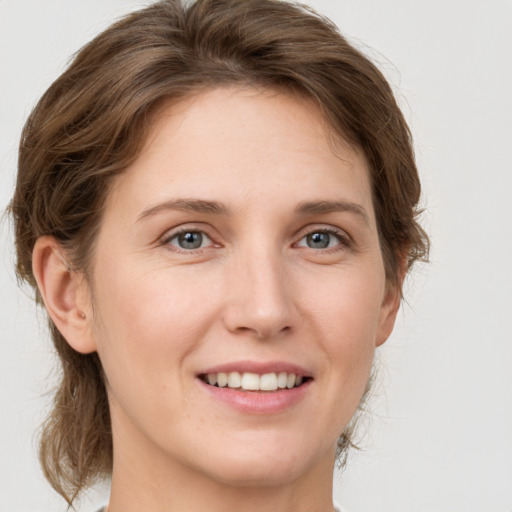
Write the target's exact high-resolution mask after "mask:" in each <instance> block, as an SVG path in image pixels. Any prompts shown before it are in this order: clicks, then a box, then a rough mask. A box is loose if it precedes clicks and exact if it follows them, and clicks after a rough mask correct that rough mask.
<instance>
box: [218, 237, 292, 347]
mask: <svg viewBox="0 0 512 512" xmlns="http://www.w3.org/2000/svg"><path fill="white" fill-rule="evenodd" d="M232 270H233V272H231V273H230V276H229V285H228V286H229V288H230V293H229V296H230V301H229V304H228V307H227V311H226V323H227V326H228V328H229V329H230V330H231V331H238V332H241V331H244V332H252V333H253V334H255V335H256V336H257V337H258V338H260V339H266V338H270V337H272V336H276V335H277V334H279V333H281V332H284V331H287V330H290V329H291V328H292V327H293V324H294V322H295V314H294V311H295V308H294V305H293V300H292V295H291V293H290V283H289V282H288V281H287V279H286V275H287V271H286V264H285V261H284V258H283V257H282V254H281V252H280V251H279V249H278V248H277V247H274V246H272V245H271V244H268V243H267V244H259V245H258V247H254V245H252V246H249V247H247V248H245V250H240V252H239V253H238V254H237V256H236V263H235V265H234V268H232Z"/></svg>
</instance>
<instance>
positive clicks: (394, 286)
mask: <svg viewBox="0 0 512 512" xmlns="http://www.w3.org/2000/svg"><path fill="white" fill-rule="evenodd" d="M406 274H407V261H406V258H405V256H404V257H402V258H401V263H400V271H399V273H398V280H397V282H396V283H391V282H388V283H387V284H386V295H385V297H384V300H383V302H382V306H381V319H380V325H379V332H378V334H377V340H376V346H377V347H379V346H380V345H382V344H383V343H384V342H385V341H386V340H387V339H388V338H389V336H390V335H391V333H392V332H393V327H394V326H395V321H396V316H397V314H398V310H399V309H400V303H401V300H402V286H403V283H404V280H405V276H406Z"/></svg>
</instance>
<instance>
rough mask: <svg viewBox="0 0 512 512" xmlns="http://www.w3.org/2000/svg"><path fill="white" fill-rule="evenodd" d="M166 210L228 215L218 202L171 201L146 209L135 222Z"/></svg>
mask: <svg viewBox="0 0 512 512" xmlns="http://www.w3.org/2000/svg"><path fill="white" fill-rule="evenodd" d="M167 210H181V211H184V212H196V213H211V214H215V215H228V214H229V209H228V208H227V207H226V206H225V205H224V204H222V203H219V202H218V201H206V200H204V199H171V200H169V201H164V202H163V203H159V204H157V205H155V206H150V207H149V208H146V209H145V210H144V211H143V212H142V213H141V214H140V215H139V216H138V217H137V222H139V221H140V220H142V219H145V218H147V217H151V216H153V215H156V214H158V213H160V212H163V211H167Z"/></svg>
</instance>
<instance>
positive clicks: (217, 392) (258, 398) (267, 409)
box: [197, 379, 312, 414]
mask: <svg viewBox="0 0 512 512" xmlns="http://www.w3.org/2000/svg"><path fill="white" fill-rule="evenodd" d="M197 380H198V382H199V384H200V385H201V386H202V387H203V389H204V390H205V391H207V392H208V393H210V395H211V396H212V397H214V398H215V399H217V400H220V401H221V402H224V403H226V404H228V405H230V406H231V407H233V408H234V409H237V410H238V411H240V412H244V413H247V414H277V413H280V412H284V411H286V410H287V409H289V408H290V407H292V406H293V405H296V404H297V403H299V402H300V401H301V400H302V399H303V398H304V397H305V395H306V393H307V392H308V390H309V388H310V386H311V383H312V380H307V381H306V382H304V383H303V384H302V385H300V386H299V387H297V388H291V389H278V390H276V391H242V390H239V389H232V388H228V387H225V388H219V387H217V386H210V385H209V384H206V383H205V382H203V381H202V380H201V379H197Z"/></svg>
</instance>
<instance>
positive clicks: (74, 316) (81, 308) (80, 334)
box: [32, 236, 96, 354]
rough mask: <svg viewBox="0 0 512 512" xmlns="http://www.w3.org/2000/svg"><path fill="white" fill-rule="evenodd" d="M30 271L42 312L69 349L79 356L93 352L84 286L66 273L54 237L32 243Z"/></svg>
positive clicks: (85, 284)
mask: <svg viewBox="0 0 512 512" xmlns="http://www.w3.org/2000/svg"><path fill="white" fill-rule="evenodd" d="M32 269H33V272H34V276H35V278H36V281H37V286H38V288H39V292H40V293H41V296H42V298H43V301H44V304H45V306H46V310H47V311H48V314H49V315H50V317H51V319H52V321H53V323H54V324H55V326H56V327H57V329H58V330H59V332H60V333H61V334H62V336H64V338H65V339H66V341H67V342H68V343H69V345H70V346H71V347H72V348H74V349H75V350H76V351H78V352H81V353H83V354H87V353H91V352H94V351H96V344H95V341H94V337H93V336H92V329H91V314H90V313H91V306H90V298H89V293H88V286H87V283H86V282H85V279H84V278H83V276H79V275H77V273H76V272H74V271H73V270H71V269H70V267H69V265H68V263H67V260H66V254H65V252H64V250H63V249H62V247H61V245H60V244H59V243H58V241H57V240H56V239H55V238H54V237H51V236H43V237H40V238H39V239H38V240H37V241H36V244H35V246H34V250H33V252H32Z"/></svg>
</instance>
